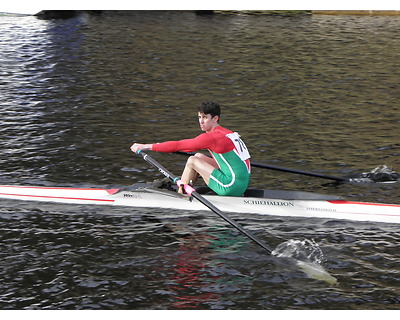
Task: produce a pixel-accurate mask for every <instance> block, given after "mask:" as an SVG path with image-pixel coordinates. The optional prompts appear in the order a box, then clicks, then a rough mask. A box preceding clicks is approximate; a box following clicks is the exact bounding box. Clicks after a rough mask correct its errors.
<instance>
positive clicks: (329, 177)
mask: <svg viewBox="0 0 400 320" xmlns="http://www.w3.org/2000/svg"><path fill="white" fill-rule="evenodd" d="M251 166H252V167H256V168H265V169H271V170H277V171H283V172H290V173H297V174H302V175H305V176H311V177H317V178H323V179H330V180H336V181H341V182H345V181H348V179H346V178H340V177H334V176H329V175H326V174H319V173H313V172H306V171H301V170H295V169H288V168H282V167H277V166H272V165H269V164H263V163H257V162H251Z"/></svg>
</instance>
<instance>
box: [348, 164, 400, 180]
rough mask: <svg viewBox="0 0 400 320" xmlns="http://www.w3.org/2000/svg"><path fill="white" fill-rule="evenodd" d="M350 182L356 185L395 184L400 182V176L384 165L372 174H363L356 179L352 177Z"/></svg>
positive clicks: (371, 172)
mask: <svg viewBox="0 0 400 320" xmlns="http://www.w3.org/2000/svg"><path fill="white" fill-rule="evenodd" d="M350 181H352V182H356V183H362V182H367V183H369V182H384V183H394V182H396V181H400V174H399V173H397V172H396V171H394V170H393V169H392V168H390V167H388V166H387V165H385V164H384V165H379V166H377V167H376V168H374V169H372V170H371V171H370V172H363V173H361V174H360V175H358V176H356V177H351V178H350Z"/></svg>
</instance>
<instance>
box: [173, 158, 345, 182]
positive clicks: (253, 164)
mask: <svg viewBox="0 0 400 320" xmlns="http://www.w3.org/2000/svg"><path fill="white" fill-rule="evenodd" d="M175 153H178V154H184V155H187V156H191V155H194V153H191V152H184V151H177V152H175ZM250 165H251V166H252V167H256V168H263V169H271V170H276V171H282V172H290V173H296V174H302V175H305V176H310V177H316V178H322V179H329V180H336V181H339V182H348V181H349V179H346V178H341V177H335V176H330V175H325V174H319V173H313V172H306V171H301V170H295V169H289V168H282V167H277V166H273V165H269V164H263V163H258V162H253V161H251V162H250Z"/></svg>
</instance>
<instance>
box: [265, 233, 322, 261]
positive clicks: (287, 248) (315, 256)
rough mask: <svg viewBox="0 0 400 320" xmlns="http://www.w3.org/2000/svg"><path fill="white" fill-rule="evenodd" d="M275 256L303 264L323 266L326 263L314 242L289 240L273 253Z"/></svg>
mask: <svg viewBox="0 0 400 320" xmlns="http://www.w3.org/2000/svg"><path fill="white" fill-rule="evenodd" d="M272 254H273V255H274V256H277V257H283V258H293V259H296V260H299V261H303V262H311V263H318V264H321V263H323V262H324V260H325V259H324V254H323V253H322V250H321V248H320V247H319V245H318V244H317V243H316V242H315V241H314V240H308V239H305V240H293V239H291V240H288V241H285V242H283V243H281V244H280V245H278V246H277V247H276V248H275V250H274V251H273V252H272Z"/></svg>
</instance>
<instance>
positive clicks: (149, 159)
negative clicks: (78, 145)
mask: <svg viewBox="0 0 400 320" xmlns="http://www.w3.org/2000/svg"><path fill="white" fill-rule="evenodd" d="M138 154H139V155H141V156H142V157H143V159H144V160H146V161H147V162H148V163H150V164H151V165H152V166H154V167H156V168H157V169H158V171H160V172H161V173H162V174H163V175H165V176H166V177H167V178H169V179H171V180H172V181H173V182H174V183H176V184H178V185H180V184H181V183H182V181H181V180H179V178H178V177H176V176H175V175H174V174H172V173H171V172H169V171H168V170H167V169H165V168H164V167H163V166H162V165H161V164H159V163H158V162H157V161H156V160H154V159H153V158H152V157H151V156H149V155H148V154H146V153H144V152H143V151H141V150H139V152H138ZM184 187H185V190H186V192H187V193H188V194H189V195H191V196H193V197H194V198H195V199H197V200H198V201H199V202H201V203H202V204H204V205H205V206H206V207H208V208H209V209H210V210H211V211H213V212H214V213H216V214H217V215H218V216H220V217H221V218H222V219H224V220H225V221H226V222H228V223H229V224H230V225H231V226H233V227H235V228H236V229H237V230H239V231H240V232H241V233H242V234H244V235H245V236H246V237H248V238H249V239H251V240H253V241H254V242H255V243H257V244H258V245H259V246H260V247H262V248H263V249H265V250H266V251H268V253H271V252H272V250H271V249H270V248H269V247H268V246H267V245H266V244H265V243H263V242H262V241H261V240H259V239H257V238H256V237H255V236H253V235H252V234H251V233H249V232H247V231H246V230H245V229H244V228H243V227H242V226H241V225H240V224H238V223H237V222H236V221H235V220H233V219H231V218H230V217H228V216H227V215H226V214H224V213H223V212H222V211H221V210H219V209H218V208H217V207H216V206H214V205H213V204H212V203H211V202H210V201H208V200H207V199H206V198H204V197H203V196H201V195H200V194H199V193H197V192H196V190H195V189H193V187H191V186H189V185H185V186H184Z"/></svg>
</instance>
